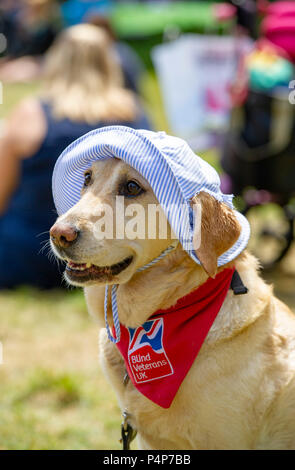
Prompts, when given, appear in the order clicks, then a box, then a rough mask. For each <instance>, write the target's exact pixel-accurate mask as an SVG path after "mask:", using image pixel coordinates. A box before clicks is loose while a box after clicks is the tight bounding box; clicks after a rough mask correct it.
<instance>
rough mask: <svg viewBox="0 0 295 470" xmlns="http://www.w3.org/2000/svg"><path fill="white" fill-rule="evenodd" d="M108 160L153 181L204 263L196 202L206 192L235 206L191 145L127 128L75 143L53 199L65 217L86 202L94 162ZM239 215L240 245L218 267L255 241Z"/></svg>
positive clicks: (183, 238) (178, 230)
mask: <svg viewBox="0 0 295 470" xmlns="http://www.w3.org/2000/svg"><path fill="white" fill-rule="evenodd" d="M107 158H119V159H121V160H123V161H124V162H126V163H127V164H128V165H130V166H132V167H133V168H134V169H135V170H137V171H138V172H139V173H140V174H141V175H142V176H143V177H144V178H145V179H146V180H147V181H148V182H149V184H150V185H151V187H152V189H153V191H154V193H155V195H156V197H157V199H158V201H159V203H160V204H161V207H162V208H163V211H164V212H165V214H166V216H167V219H168V221H169V223H170V225H171V228H172V230H173V232H174V234H175V235H176V237H177V238H178V240H179V241H180V243H181V245H182V246H183V248H184V249H185V250H186V251H187V252H188V253H189V255H190V256H191V257H192V259H193V260H194V261H195V262H196V263H198V264H200V261H199V259H198V257H197V255H196V253H195V252H194V250H193V244H192V240H193V230H192V219H193V216H192V209H191V206H190V200H191V198H192V197H193V196H195V195H196V194H198V193H199V192H201V191H205V192H207V193H209V194H210V195H211V196H213V197H214V198H215V199H217V200H218V201H220V202H224V203H226V204H227V205H228V206H229V207H231V208H233V205H232V195H226V194H223V193H222V192H221V190H220V179H219V176H218V174H217V172H216V171H215V170H214V168H213V167H211V166H210V165H209V164H208V163H207V162H205V161H204V160H202V159H201V158H200V157H198V156H197V155H196V154H195V153H194V152H193V151H192V150H191V148H190V147H189V146H188V144H187V143H186V142H185V141H183V140H182V139H180V138H178V137H172V136H169V135H167V134H166V133H165V132H152V131H147V130H136V129H131V128H129V127H125V126H107V127H102V128H100V129H96V130H94V131H91V132H89V133H88V134H86V135H84V136H83V137H81V138H79V139H78V140H76V141H75V142H73V143H72V144H71V145H70V146H69V147H67V148H66V149H65V150H64V152H63V153H62V154H61V156H60V157H59V159H58V160H57V162H56V165H55V168H54V172H53V197H54V202H55V205H56V209H57V212H58V214H59V215H61V214H64V213H65V212H67V211H68V210H69V209H70V208H71V207H72V206H74V205H75V204H76V203H77V202H78V200H79V199H80V193H81V189H82V186H83V183H84V172H85V170H87V169H89V168H90V167H91V165H92V163H93V162H95V161H97V160H102V159H107ZM234 212H235V215H236V217H237V219H238V221H239V223H240V225H241V228H242V230H241V234H240V236H239V238H238V240H237V241H236V243H235V244H234V245H233V246H232V247H231V248H230V249H229V250H228V251H226V252H225V253H223V254H222V255H221V256H220V257H219V259H218V266H222V265H224V264H226V263H228V262H230V261H232V260H233V259H234V258H236V257H237V256H238V255H239V253H241V251H242V250H244V249H245V247H246V245H247V243H248V240H249V236H250V227H249V223H248V221H247V219H246V218H245V217H244V216H243V215H242V214H240V213H239V212H237V211H234Z"/></svg>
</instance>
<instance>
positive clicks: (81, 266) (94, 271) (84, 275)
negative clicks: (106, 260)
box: [66, 256, 133, 282]
mask: <svg viewBox="0 0 295 470" xmlns="http://www.w3.org/2000/svg"><path fill="white" fill-rule="evenodd" d="M132 260H133V256H128V258H125V259H124V260H123V261H120V262H119V263H116V264H112V265H111V266H96V265H95V264H91V263H74V262H73V261H68V263H67V265H66V275H67V278H68V279H69V280H70V281H76V282H87V281H94V280H99V281H104V280H108V279H110V278H112V277H113V276H116V275H117V274H120V273H121V272H122V271H124V269H126V268H128V266H130V264H131V263H132Z"/></svg>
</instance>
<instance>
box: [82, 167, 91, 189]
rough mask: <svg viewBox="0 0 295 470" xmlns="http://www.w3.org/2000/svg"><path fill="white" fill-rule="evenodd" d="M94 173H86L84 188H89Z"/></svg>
mask: <svg viewBox="0 0 295 470" xmlns="http://www.w3.org/2000/svg"><path fill="white" fill-rule="evenodd" d="M91 178H92V173H91V171H86V172H85V173H84V187H86V186H89V185H90V183H91Z"/></svg>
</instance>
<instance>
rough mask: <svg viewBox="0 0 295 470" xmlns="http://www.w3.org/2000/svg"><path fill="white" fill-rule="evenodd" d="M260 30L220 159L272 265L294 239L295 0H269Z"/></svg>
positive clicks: (259, 250)
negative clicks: (244, 93)
mask: <svg viewBox="0 0 295 470" xmlns="http://www.w3.org/2000/svg"><path fill="white" fill-rule="evenodd" d="M261 31H262V38H261V39H259V40H258V41H257V43H256V45H255V48H254V51H253V52H252V53H251V54H250V56H249V57H248V59H247V60H248V63H247V73H248V92H247V96H246V98H245V99H244V101H243V102H242V103H240V104H239V105H238V106H235V107H234V108H233V110H232V116H231V125H230V130H229V132H228V135H227V136H226V139H225V145H224V148H223V155H222V159H221V165H222V168H223V170H224V171H225V172H226V175H227V177H228V180H227V182H229V184H230V187H228V188H227V189H229V190H230V191H232V192H234V193H235V194H237V195H239V197H238V198H237V205H238V206H239V209H240V210H242V212H244V213H245V214H247V217H249V219H251V222H252V224H251V225H252V227H253V236H252V242H253V244H252V249H253V251H254V252H256V253H255V254H256V255H257V256H258V258H260V261H261V263H262V265H263V266H264V267H272V266H273V265H275V264H276V263H278V262H279V261H281V260H282V259H283V257H284V256H285V255H286V254H287V252H288V251H289V249H290V247H291V245H292V242H293V240H294V220H295V91H294V92H293V91H292V88H294V89H295V81H293V80H292V78H295V76H294V63H295V4H294V3H293V2H284V1H282V2H277V3H276V4H272V5H270V6H269V7H268V8H267V10H266V17H265V19H264V21H263V22H262V28H261ZM289 87H290V88H289ZM293 95H294V97H293Z"/></svg>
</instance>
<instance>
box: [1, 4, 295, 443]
mask: <svg viewBox="0 0 295 470" xmlns="http://www.w3.org/2000/svg"><path fill="white" fill-rule="evenodd" d="M294 63H295V2H293V1H283V0H282V1H267V0H257V1H256V0H232V1H222V2H221V1H214V2H213V1H202V0H195V1H193V0H192V1H160V0H157V1H139V0H138V1H124V0H121V1H119V0H118V1H111V0H65V1H63V0H1V2H0V103H1V104H0V266H1V269H0V346H1V348H0V359H2V364H1V365H0V449H119V448H120V444H119V441H118V439H119V434H120V422H121V417H120V412H119V410H118V407H117V404H116V400H115V397H114V394H113V392H112V390H111V389H110V388H109V386H108V384H107V383H106V381H105V379H104V377H103V376H102V373H101V371H100V368H99V365H98V357H97V356H98V347H97V342H98V341H97V338H98V331H97V326H96V324H95V323H94V321H93V320H92V319H90V318H89V317H88V314H87V311H86V307H85V303H84V298H83V293H82V291H81V290H80V289H73V288H68V287H66V285H65V283H64V282H63V280H62V271H63V269H62V266H60V265H58V263H57V262H56V261H55V260H54V259H53V257H52V255H51V254H50V249H49V246H48V230H49V228H50V226H51V225H52V223H53V222H54V220H55V218H56V212H55V209H54V204H53V200H52V196H51V175H52V170H53V167H54V164H55V161H56V159H57V158H58V156H59V154H60V153H61V152H62V150H63V149H64V148H65V147H66V146H67V145H69V144H70V143H71V142H72V141H74V140H75V139H76V138H78V137H79V136H81V135H83V134H85V133H86V132H88V131H90V130H91V129H95V128H97V127H101V126H104V125H109V124H116V123H117V124H123V125H128V126H131V127H134V128H147V129H153V130H165V131H166V132H168V133H171V134H174V135H177V136H180V137H182V138H184V139H186V140H187V141H188V142H189V144H190V145H191V146H192V148H193V149H194V150H195V151H196V153H198V154H199V155H200V156H202V157H203V158H205V159H206V160H207V161H209V163H211V164H212V165H213V166H214V167H215V168H216V169H217V171H218V172H219V173H220V177H221V181H222V189H223V191H224V192H227V193H231V192H232V193H234V194H235V195H236V198H235V204H236V206H237V208H238V209H239V210H240V211H242V212H243V213H244V214H246V216H247V217H248V218H249V220H250V222H251V227H252V236H251V240H250V248H251V250H252V251H253V252H254V253H255V254H256V256H257V257H258V258H259V259H260V262H261V265H262V270H263V276H264V278H265V279H266V280H267V281H268V282H270V283H272V282H274V285H275V292H276V294H277V295H278V297H280V298H281V299H283V300H284V301H285V302H287V303H288V304H289V305H290V306H291V308H292V309H293V310H294V311H295V290H294V279H295V247H294V241H293V239H294V218H295V198H294V195H295V132H294V130H295V120H294V117H295V112H294V110H295V73H294ZM133 447H134V446H133Z"/></svg>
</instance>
